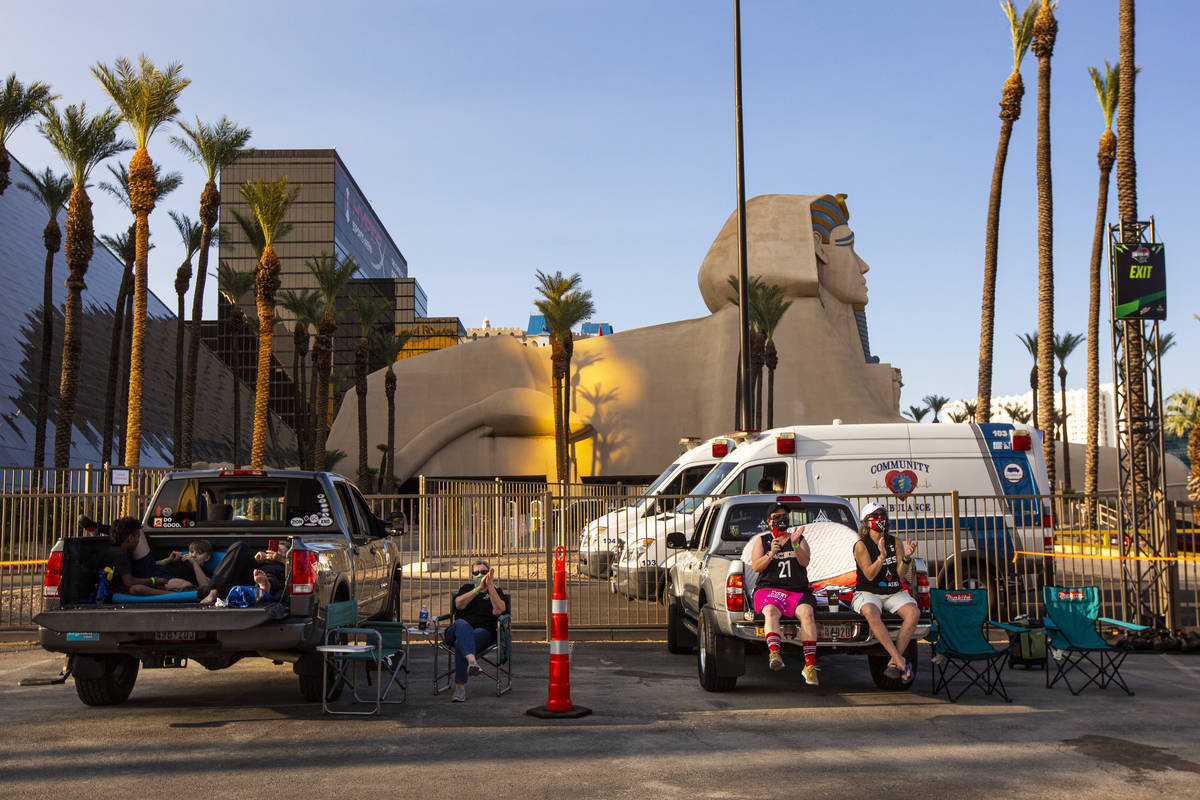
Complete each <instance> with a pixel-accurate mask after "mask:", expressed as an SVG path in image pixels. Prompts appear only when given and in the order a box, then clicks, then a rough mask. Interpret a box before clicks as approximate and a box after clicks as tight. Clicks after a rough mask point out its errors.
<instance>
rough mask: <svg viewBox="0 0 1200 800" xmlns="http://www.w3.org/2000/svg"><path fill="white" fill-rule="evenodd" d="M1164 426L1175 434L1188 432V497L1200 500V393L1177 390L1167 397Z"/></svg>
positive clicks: (1181, 434)
mask: <svg viewBox="0 0 1200 800" xmlns="http://www.w3.org/2000/svg"><path fill="white" fill-rule="evenodd" d="M1163 423H1164V428H1165V429H1166V431H1167V432H1168V433H1171V434H1173V435H1175V436H1183V435H1184V434H1187V437H1188V445H1187V456H1188V462H1189V463H1190V464H1191V465H1192V466H1191V472H1190V474H1189V475H1188V497H1189V498H1191V500H1192V502H1200V394H1196V393H1194V392H1188V391H1183V392H1176V393H1175V394H1173V395H1171V396H1170V397H1168V398H1167V409H1166V414H1165V415H1164V418H1163Z"/></svg>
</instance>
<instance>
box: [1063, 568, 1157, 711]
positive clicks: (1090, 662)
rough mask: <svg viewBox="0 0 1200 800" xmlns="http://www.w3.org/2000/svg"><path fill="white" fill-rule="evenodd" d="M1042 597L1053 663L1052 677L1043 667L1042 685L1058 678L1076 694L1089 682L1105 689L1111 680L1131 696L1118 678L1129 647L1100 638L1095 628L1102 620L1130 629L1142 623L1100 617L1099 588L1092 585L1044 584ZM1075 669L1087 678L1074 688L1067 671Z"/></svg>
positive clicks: (1132, 629)
mask: <svg viewBox="0 0 1200 800" xmlns="http://www.w3.org/2000/svg"><path fill="white" fill-rule="evenodd" d="M1042 599H1043V600H1044V601H1045V603H1046V619H1045V622H1046V639H1047V642H1046V644H1047V646H1048V647H1049V648H1050V655H1051V660H1052V661H1053V662H1054V665H1055V666H1054V676H1053V677H1051V675H1050V670H1048V669H1047V670H1046V688H1050V687H1051V686H1053V685H1054V684H1056V683H1058V681H1059V679H1060V678H1061V679H1062V682H1063V683H1065V684H1066V685H1067V688H1068V689H1070V690H1071V694H1079V693H1080V692H1082V691H1083V690H1084V689H1086V688H1087V687H1088V685H1089V684H1095V685H1096V686H1099V687H1100V688H1101V689H1107V688H1108V685H1109V684H1110V683H1115V684H1117V685H1118V686H1120V687H1121V688H1122V689H1124V690H1125V692H1126V693H1127V694H1130V695H1132V694H1133V692H1131V691H1130V690H1129V686H1127V685H1126V684H1125V680H1124V678H1122V677H1121V663H1122V662H1123V661H1125V656H1126V655H1128V654H1129V648H1127V647H1114V646H1112V645H1110V644H1109V643H1108V642H1106V641H1104V638H1103V637H1102V636H1100V634H1099V633H1097V631H1096V624H1097V623H1099V622H1103V623H1104V624H1106V625H1116V626H1118V627H1121V628H1125V629H1127V630H1131V631H1144V630H1146V626H1145V625H1135V624H1133V623H1132V622H1122V621H1121V620H1118V619H1110V618H1109V617H1102V616H1100V590H1099V589H1097V588H1096V587H1095V586H1080V587H1075V588H1071V589H1066V588H1063V587H1060V586H1045V587H1043V588H1042ZM1075 670H1078V671H1079V672H1080V673H1082V675H1083V677H1085V678H1087V680H1085V681H1084V682H1083V683H1082V684H1080V685H1079V687H1078V688H1076V687H1075V686H1072V685H1071V678H1070V673H1071V672H1073V671H1075Z"/></svg>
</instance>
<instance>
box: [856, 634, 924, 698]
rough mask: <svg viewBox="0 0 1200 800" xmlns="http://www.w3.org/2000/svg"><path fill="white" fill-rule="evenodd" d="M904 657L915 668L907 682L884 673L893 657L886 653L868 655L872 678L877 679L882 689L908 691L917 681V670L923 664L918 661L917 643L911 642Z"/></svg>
mask: <svg viewBox="0 0 1200 800" xmlns="http://www.w3.org/2000/svg"><path fill="white" fill-rule="evenodd" d="M904 658H905V660H906V661H908V662H909V663H910V664H912V668H913V676H912V679H911V680H909V681H908V682H907V683H906V682H905V681H904V680H902V679H901V678H889V677H888V676H887V675H885V674H884V672H885V670H887V665H888V662H889V661H891V660H892V657H891V656H889V655H887V654H886V653H885V654H884V655H881V656H867V666H868V667H869V668H870V669H871V679H872V680H873V681H875V685H876V686H878V687H879V688H880V689H886V690H887V691H889V692H899V691H907V690H908V689H911V688H912V685H913V684H914V683H916V681H917V672H918V671H919V670H920V668H921V665H920V663H919V662H918V661H917V643H916V642H915V641H913V642H909V643H908V647H907V648H906V649H905V650H904Z"/></svg>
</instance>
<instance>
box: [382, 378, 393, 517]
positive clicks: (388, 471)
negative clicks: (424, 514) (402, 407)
mask: <svg viewBox="0 0 1200 800" xmlns="http://www.w3.org/2000/svg"><path fill="white" fill-rule="evenodd" d="M383 393H384V394H385V395H387V453H386V455H387V459H386V462H385V467H384V472H383V491H384V493H386V494H391V493H392V491H394V489H395V482H394V480H393V477H394V475H395V472H396V373H395V372H394V371H393V370H392V365H391V363H388V368H387V374H386V375H385V376H384V379H383Z"/></svg>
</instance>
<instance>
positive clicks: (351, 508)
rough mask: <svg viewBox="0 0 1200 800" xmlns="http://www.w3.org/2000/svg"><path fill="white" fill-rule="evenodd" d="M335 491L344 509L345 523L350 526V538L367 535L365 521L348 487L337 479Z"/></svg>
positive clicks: (365, 536)
mask: <svg viewBox="0 0 1200 800" xmlns="http://www.w3.org/2000/svg"><path fill="white" fill-rule="evenodd" d="M337 493H338V498H340V499H341V501H342V508H343V509H345V511H346V523H347V524H348V525H349V526H350V530H349V531H348V533H349V534H350V538H351V539H354V540H355V541H362V540H364V539H366V538H367V536H368V535H369V532H368V530H367V524H366V522H367V521H366V520H365V519H363V516H362V511H360V510H359V508H358V506H357V505H356V504H355V502H354V498H353V496H351V494H350V487H349V486H347V485H346V484H344V483H341V482H340V481H339V482H338V484H337Z"/></svg>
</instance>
